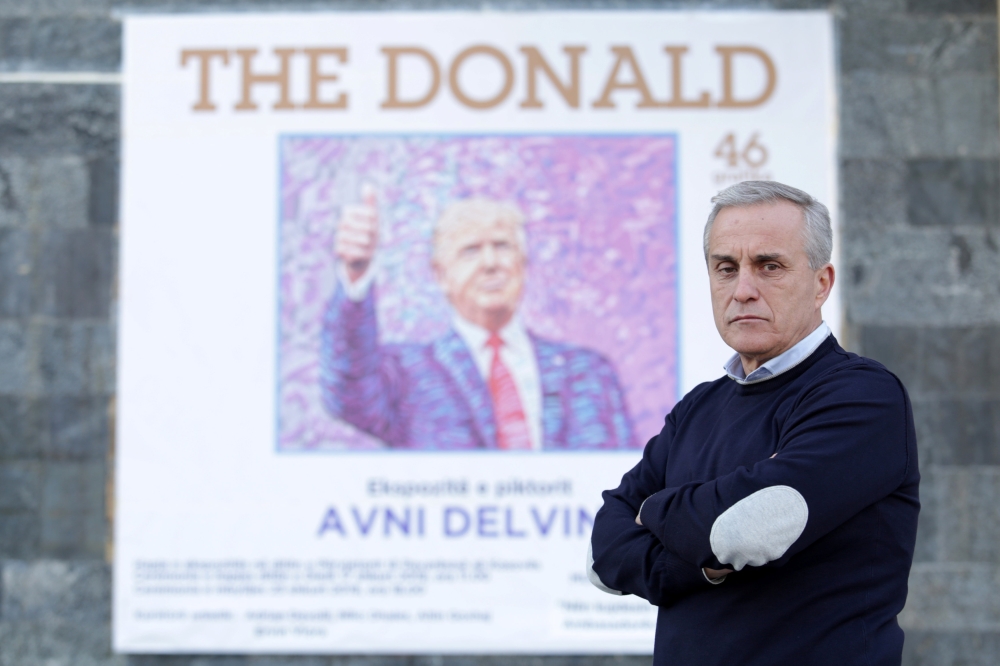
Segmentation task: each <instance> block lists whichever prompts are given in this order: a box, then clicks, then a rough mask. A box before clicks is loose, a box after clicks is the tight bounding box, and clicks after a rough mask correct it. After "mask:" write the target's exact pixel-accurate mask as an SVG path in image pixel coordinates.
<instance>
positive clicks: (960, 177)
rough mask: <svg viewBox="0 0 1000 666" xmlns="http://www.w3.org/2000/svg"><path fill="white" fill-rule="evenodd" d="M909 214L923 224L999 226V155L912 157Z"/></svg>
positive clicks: (909, 175)
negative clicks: (959, 157) (984, 156)
mask: <svg viewBox="0 0 1000 666" xmlns="http://www.w3.org/2000/svg"><path fill="white" fill-rule="evenodd" d="M906 216H907V220H908V221H909V223H910V224H914V225H922V226H962V225H965V226H1000V159H995V158H990V159H970V158H966V159H946V160H937V159H922V160H910V161H909V162H908V163H907V176H906Z"/></svg>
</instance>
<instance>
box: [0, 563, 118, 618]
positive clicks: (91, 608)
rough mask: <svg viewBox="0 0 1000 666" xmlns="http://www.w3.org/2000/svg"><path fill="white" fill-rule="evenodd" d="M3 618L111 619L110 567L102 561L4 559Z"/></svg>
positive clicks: (0, 612) (1, 607)
mask: <svg viewBox="0 0 1000 666" xmlns="http://www.w3.org/2000/svg"><path fill="white" fill-rule="evenodd" d="M2 573H3V597H2V605H0V617H3V620H4V622H49V621H52V620H57V619H58V620H65V621H77V622H81V623H92V622H109V621H110V620H111V571H110V569H109V567H108V566H107V565H106V564H105V563H104V562H82V561H74V562H61V561H57V560H38V561H34V562H23V561H5V562H4V563H3V566H2Z"/></svg>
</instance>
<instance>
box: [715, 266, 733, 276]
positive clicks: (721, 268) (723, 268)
mask: <svg viewBox="0 0 1000 666" xmlns="http://www.w3.org/2000/svg"><path fill="white" fill-rule="evenodd" d="M719 272H720V273H725V274H726V275H729V274H730V273H735V272H736V268H735V267H734V266H719Z"/></svg>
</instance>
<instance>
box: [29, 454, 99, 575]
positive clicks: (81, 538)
mask: <svg viewBox="0 0 1000 666" xmlns="http://www.w3.org/2000/svg"><path fill="white" fill-rule="evenodd" d="M106 465H107V463H105V462H104V461H103V460H99V461H86V462H62V461H59V462H56V461H52V462H48V463H46V466H45V476H44V485H43V489H42V504H41V511H40V517H41V533H40V539H41V542H40V550H41V552H42V554H43V555H44V556H48V557H101V556H102V555H103V554H104V550H105V545H106V543H105V541H106V535H107V513H106V512H107V509H106V505H105V489H106V483H107V476H106Z"/></svg>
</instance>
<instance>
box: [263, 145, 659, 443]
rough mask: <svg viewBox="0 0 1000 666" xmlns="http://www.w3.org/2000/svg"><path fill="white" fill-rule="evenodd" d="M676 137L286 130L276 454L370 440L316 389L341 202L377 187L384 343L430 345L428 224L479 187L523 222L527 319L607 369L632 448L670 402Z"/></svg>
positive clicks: (435, 307)
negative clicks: (616, 384)
mask: <svg viewBox="0 0 1000 666" xmlns="http://www.w3.org/2000/svg"><path fill="white" fill-rule="evenodd" d="M675 151H676V144H675V139H674V138H673V137H670V136H607V137H592V136H486V137H483V136H451V137H448V136H444V137H433V136H411V137H333V136H331V137H309V138H301V137H290V138H285V139H283V141H282V158H281V197H282V200H281V228H280V240H281V257H280V267H279V270H280V272H281V273H280V280H281V283H280V299H281V306H280V331H279V343H278V344H279V345H280V356H279V368H278V377H279V382H280V385H279V387H278V402H279V404H278V409H279V414H278V418H279V433H278V448H279V450H335V449H345V448H347V449H377V448H381V447H382V444H381V443H380V442H379V441H378V440H376V439H374V438H372V437H370V436H368V435H366V434H363V433H360V432H358V431H356V430H354V429H353V428H352V427H350V426H348V425H347V424H344V423H341V422H339V421H337V420H335V419H333V418H332V417H330V416H329V415H328V414H327V413H326V412H325V411H324V409H323V406H322V403H321V400H320V393H319V382H318V378H319V343H320V327H321V323H322V317H323V310H324V308H325V305H326V303H327V301H328V299H329V298H330V296H331V295H332V293H333V288H334V286H335V280H336V277H335V274H334V262H333V250H332V249H333V241H334V235H335V230H336V220H337V217H338V215H339V210H340V207H341V206H342V205H344V204H348V203H357V202H358V201H359V200H360V191H361V186H362V184H363V183H371V184H373V185H374V186H375V187H376V188H377V190H378V192H379V209H380V216H381V220H382V222H381V223H382V228H381V239H380V240H381V245H380V249H379V255H378V261H379V266H380V272H379V277H378V279H377V283H376V289H377V294H378V312H379V323H380V331H381V333H380V334H381V336H382V339H383V341H386V342H394V341H402V340H408V341H430V340H432V339H434V338H436V337H437V336H439V335H441V334H442V333H443V332H444V330H445V329H446V327H447V326H448V319H449V308H448V303H447V301H446V300H445V298H444V296H443V295H442V294H441V292H440V291H439V289H438V287H437V285H436V283H435V282H434V278H433V275H432V273H431V269H430V238H431V231H432V229H433V224H434V221H435V220H436V219H437V217H438V215H439V214H440V213H441V212H442V211H443V209H444V207H445V206H447V205H448V203H450V202H452V201H454V200H456V199H462V198H467V197H470V196H485V197H490V198H493V199H498V200H503V201H511V202H514V203H516V204H517V205H518V206H519V207H520V208H521V210H522V211H523V213H524V215H525V220H526V230H527V236H528V246H529V252H528V254H529V258H528V262H529V263H528V277H527V280H528V282H527V289H526V293H525V298H524V302H523V304H522V314H523V316H524V319H525V322H526V324H527V325H528V328H529V329H531V330H532V331H534V332H535V333H537V334H539V335H541V336H543V337H547V338H549V339H553V340H559V341H566V342H570V343H573V344H577V345H583V346H587V347H590V348H592V349H596V350H598V351H600V352H602V353H604V354H605V355H606V356H607V357H608V358H610V359H611V361H612V362H613V363H614V365H615V367H616V368H617V370H618V376H619V378H620V380H621V382H622V385H623V388H624V389H625V391H626V395H627V399H628V405H629V409H630V412H631V414H632V420H633V423H634V426H635V432H636V438H637V440H639V441H640V442H642V443H645V441H646V440H647V439H648V438H649V437H651V436H652V435H654V434H656V433H657V432H659V430H660V428H661V427H662V424H663V417H664V415H665V414H666V413H667V411H669V410H670V408H671V407H672V406H673V404H674V403H675V402H676V401H677V372H678V367H677V314H676V313H677V256H676V220H677V211H676V200H677V194H676V185H675V183H676V179H675V168H676V158H675V156H676V152H675Z"/></svg>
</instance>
